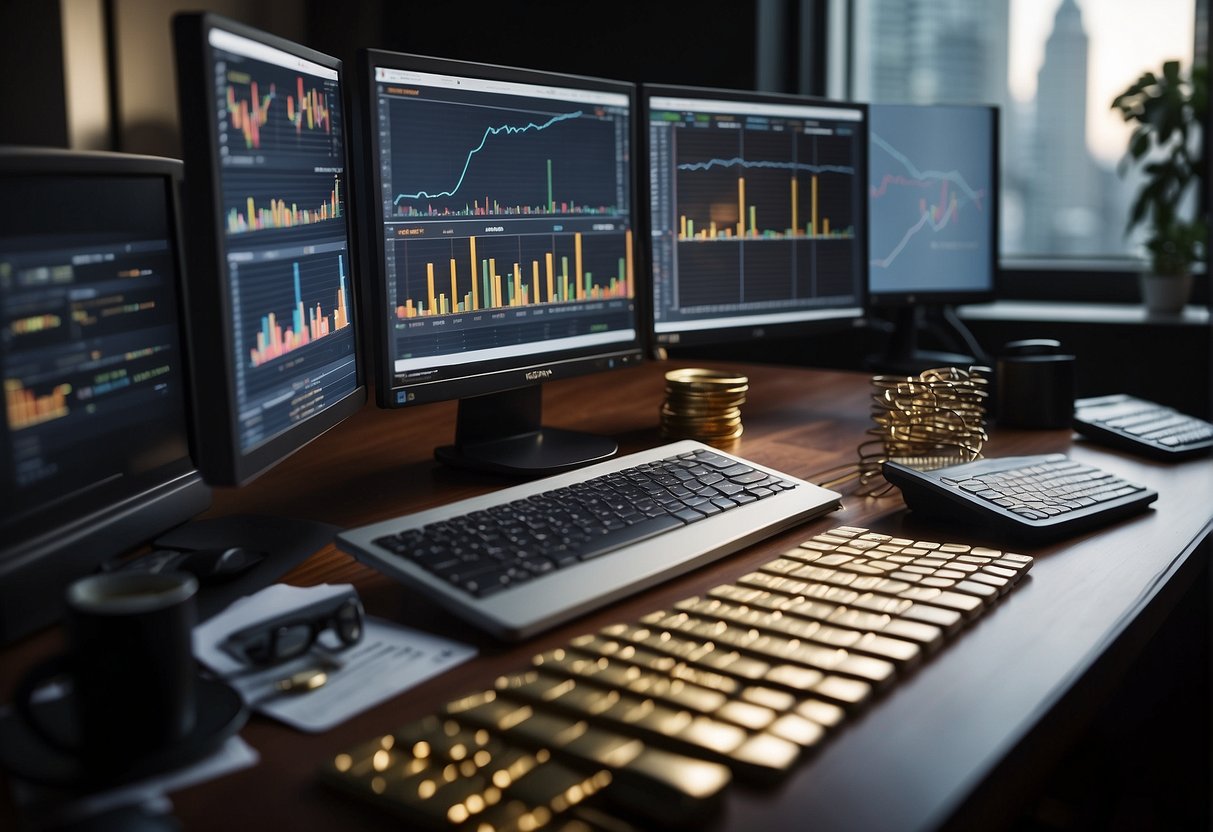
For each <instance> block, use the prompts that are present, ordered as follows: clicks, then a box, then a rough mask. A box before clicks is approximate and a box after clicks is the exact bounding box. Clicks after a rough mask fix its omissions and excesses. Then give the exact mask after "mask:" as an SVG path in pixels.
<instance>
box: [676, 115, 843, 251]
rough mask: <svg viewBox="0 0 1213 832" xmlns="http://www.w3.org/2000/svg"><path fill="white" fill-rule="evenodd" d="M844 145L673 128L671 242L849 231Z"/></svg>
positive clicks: (792, 135) (784, 135)
mask: <svg viewBox="0 0 1213 832" xmlns="http://www.w3.org/2000/svg"><path fill="white" fill-rule="evenodd" d="M851 152H852V151H851V148H850V139H843V138H841V137H837V136H821V135H817V134H807V133H796V132H792V131H786V132H774V131H769V132H767V131H761V130H748V129H743V130H723V129H717V130H706V131H702V132H699V131H678V139H677V158H678V160H679V161H678V162H677V163H676V164H675V165H674V173H675V177H676V192H677V194H678V204H677V217H676V220H677V223H678V226H677V229H678V230H677V235H678V236H677V238H678V240H679V242H719V241H728V240H737V239H745V240H777V239H786V238H810V239H822V238H840V237H842V238H851V237H853V236H854V233H855V229H854V217H855V207H856V206H855V201H856V200H855V196H856V195H855V186H856V182H855V172H856V168H855V164H854V160H853V159H852V157H851Z"/></svg>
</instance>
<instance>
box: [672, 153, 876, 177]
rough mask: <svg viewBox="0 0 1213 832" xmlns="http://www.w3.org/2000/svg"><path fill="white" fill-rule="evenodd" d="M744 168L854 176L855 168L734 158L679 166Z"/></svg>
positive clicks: (701, 168) (694, 168)
mask: <svg viewBox="0 0 1213 832" xmlns="http://www.w3.org/2000/svg"><path fill="white" fill-rule="evenodd" d="M717 167H720V168H733V167H743V168H751V169H772V170H793V171H807V172H808V173H842V174H848V175H849V174H854V173H855V168H853V167H852V166H850V165H811V164H808V163H807V162H777V161H772V160H770V159H758V160H753V159H743V158H741V157H740V156H734V157H733V158H732V159H709V160H707V161H706V162H684V163H682V164H680V165H678V169H679V170H711V169H712V168H717Z"/></svg>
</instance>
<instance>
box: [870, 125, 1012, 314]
mask: <svg viewBox="0 0 1213 832" xmlns="http://www.w3.org/2000/svg"><path fill="white" fill-rule="evenodd" d="M877 109H907V110H908V109H917V110H930V109H960V110H970V111H974V112H985V113H987V114H989V116H990V119H991V123H990V153H991V154H992V155H991V159H992V160H993V165H992V169H991V176H990V189H991V191H992V194H991V197H992V198H991V199H990V200H989V204H990V212H989V217H990V219H989V222H990V227H991V240H990V259H989V268H990V282H989V285H988V286H987V287H985V288H983V289H966V290H956V289H948V290H940V289H935V290H930V289H928V290H912V291H906V290H896V291H894V290H885V291H876V290H875V289H873V288H872V277H871V273H872V272H871V268H870V267H869V269H868V303H869V306H870V307H871V308H872V309H873V310H879V309H890V310H892V309H896V308H898V307H906V306H918V307H930V306H949V305H953V304H958V303H989V302H991V301H993V300H996V299H997V298H998V295H999V287H1000V285H1001V280H1002V277H1001V269H1000V267H999V254H1000V248H1001V245H1002V230H1001V222H1002V219H1001V210H1002V205H1001V202H1002V182H1001V177H1002V170H1001V156H1000V151H1001V147H1000V138H999V129H1000V125H999V122H1000V111H999V108H998V105H996V104H975V103H964V104H951V103H947V104H910V103H872V104H870V105H869V106H868V114H869V115H868V126H869V130H870V127H871V118H872V112H873V111H874V110H877ZM868 143H869V151H868V152H869V159H870V156H871V148H870V146H871V135H870V132H869V138H868ZM868 175H869V177H870V176H871V167H870V163H869V170H868ZM868 187H870V183H869V186H868ZM865 191H867V188H865ZM870 221H871V210H870V204H869V222H870ZM867 257H868V259H869V261H870V260H871V257H872V252H871V237H870V235H869V238H868V251H867Z"/></svg>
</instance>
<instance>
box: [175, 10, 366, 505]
mask: <svg viewBox="0 0 1213 832" xmlns="http://www.w3.org/2000/svg"><path fill="white" fill-rule="evenodd" d="M173 33H174V43H175V48H176V61H177V80H178V104H179V109H180V121H181V133H182V140H183V145H184V161H185V191H184V196H185V202H186V218H187V219H188V226H187V228H188V235H187V237H186V254H187V255H188V264H189V271H188V280H187V287H188V308H189V316H190V323H191V327H190V341H191V346H192V348H193V349H192V351H191V352H192V354H193V355H194V356H195V357H196V358H197V361H196V362H195V366H194V377H195V386H196V388H197V396H196V397H195V402H196V407H197V411H198V418H197V426H196V430H195V436H194V439H195V444H196V448H197V452H196V458H197V460H198V465H199V467H200V468H201V470H202V473H203V476H204V477H205V478H206V480H207V482H208V483H211V484H212V485H239V484H242V483H245V482H248V481H249V480H251V479H253V478H254V477H256V476H258V475H260V474H261V473H263V472H264V471H266V470H268V469H269V468H270V467H272V466H273V465H275V464H276V463H278V462H279V461H281V460H282V459H284V458H285V457H287V456H288V455H290V454H292V453H294V452H295V451H297V450H299V449H300V448H301V447H303V446H304V445H305V444H307V443H308V442H310V441H312V440H313V439H315V438H316V437H317V436H319V435H320V434H322V433H324V432H325V431H327V430H329V429H330V428H332V427H333V426H334V425H336V424H337V423H338V422H340V421H341V420H343V419H345V418H346V417H348V416H350V415H351V414H352V413H354V412H355V411H357V410H358V409H359V408H360V407H361V406H362V405H363V404H364V403H365V401H366V398H367V392H366V384H365V381H364V379H363V372H362V369H361V366H360V363H359V360H358V359H359V351H358V337H357V334H356V328H357V325H358V323H357V322H358V310H357V309H356V308H355V305H356V301H355V292H354V291H353V287H354V283H355V275H356V272H355V268H354V263H353V259H352V255H353V251H352V248H353V247H352V246H351V242H350V240H351V224H350V217H349V211H348V210H347V204H348V196H349V177H348V175H347V170H348V165H347V153H346V150H347V148H346V141H345V138H344V135H345V133H344V131H345V129H346V116H345V107H344V102H343V98H342V92H343V91H342V75H341V73H342V64H341V61H339V60H337V59H335V58H331V57H329V56H327V55H323V54H321V53H319V52H316V51H314V50H312V49H309V48H307V47H304V46H301V45H299V44H297V43H292V42H290V41H288V40H285V39H282V38H279V37H275V36H273V35H270V34H267V33H265V32H261V31H258V30H256V29H252V28H250V27H247V26H244V25H241V24H238V23H236V22H234V21H231V20H227V19H224V18H222V17H219V16H217V15H212V14H205V13H189V14H182V15H178V16H176V17H174V19H173Z"/></svg>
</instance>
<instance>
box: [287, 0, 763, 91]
mask: <svg viewBox="0 0 1213 832" xmlns="http://www.w3.org/2000/svg"><path fill="white" fill-rule="evenodd" d="M756 5H757V4H755V3H749V2H741V3H738V2H724V0H700V2H696V3H668V2H660V0H616V2H613V3H608V4H602V5H596V4H579V3H570V2H568V1H567V0H527V2H522V3H511V4H501V3H486V2H479V0H476V1H474V2H470V3H469V2H464V3H410V2H399V0H397V1H396V2H392V1H391V0H386V1H385V2H380V3H358V4H356V5H349V4H347V5H342V4H334V3H331V2H328V3H312V4H311V6H310V15H311V18H310V29H311V31H312V33H313V37H312V45H313V46H315V47H316V48H317V49H320V50H321V51H326V52H329V53H330V54H334V55H338V56H339V57H342V58H344V59H346V60H352V59H353V57H354V54H355V51H356V49H357V48H358V47H359V46H371V47H376V48H381V49H391V50H395V51H398V52H416V53H420V54H423V55H433V56H437V57H443V58H458V59H460V60H468V61H481V62H487V63H496V64H506V65H509V66H519V67H525V68H529V69H544V70H554V71H558V72H566V73H572V74H576V75H596V76H601V77H606V78H618V79H622V80H627V81H637V82H639V81H651V82H662V83H677V84H694V85H698V86H713V87H727V88H734V89H754V88H755V55H756V48H755V43H756V41H757V23H756V20H757V16H756V12H755V8H756ZM354 9H356V10H357V11H356V12H355V11H354Z"/></svg>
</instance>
